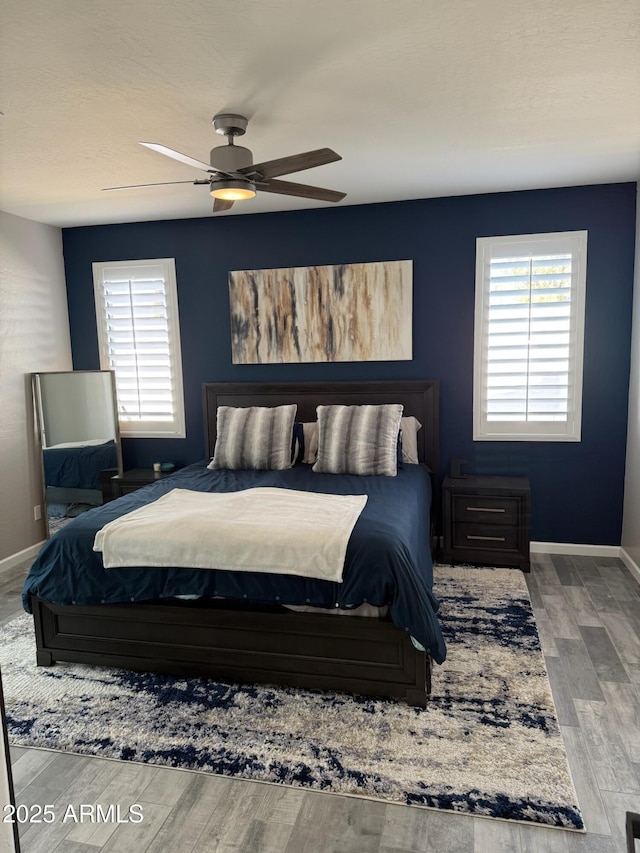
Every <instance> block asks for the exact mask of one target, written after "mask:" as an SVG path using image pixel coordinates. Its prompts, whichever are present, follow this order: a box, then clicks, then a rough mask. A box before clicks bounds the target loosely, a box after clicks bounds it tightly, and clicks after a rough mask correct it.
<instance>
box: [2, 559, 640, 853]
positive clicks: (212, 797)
mask: <svg viewBox="0 0 640 853" xmlns="http://www.w3.org/2000/svg"><path fill="white" fill-rule="evenodd" d="M27 569H28V566H26V565H21V566H18V567H15V568H13V569H11V570H8V571H5V572H3V573H0V623H5V622H8V621H10V620H11V619H13V618H15V617H16V616H18V615H19V614H20V613H21V612H22V610H21V602H20V591H21V588H22V583H23V580H24V577H25V575H26V571H27ZM514 571H515V570H514ZM527 583H528V585H529V589H530V592H531V598H532V602H533V606H534V610H535V615H536V619H537V621H538V626H539V629H540V636H541V640H542V644H543V650H544V653H545V658H546V662H547V668H548V672H549V679H550V682H551V686H552V690H553V695H554V700H555V703H556V707H557V710H558V718H559V722H560V726H561V729H562V734H563V737H564V742H565V746H566V750H567V755H568V759H569V764H570V767H571V772H572V774H573V779H574V783H575V786H576V790H577V792H578V798H579V801H580V806H581V808H582V811H583V814H584V818H585V822H586V826H587V830H588V831H587V833H586V834H578V833H570V832H565V831H562V830H554V829H544V828H540V827H529V826H523V825H521V824H515V823H507V822H502V821H497V820H488V819H484V818H474V817H468V816H465V815H454V814H448V813H445V812H441V811H430V810H427V809H419V808H415V807H410V806H399V805H387V804H384V803H379V802H372V801H369V800H363V799H358V798H354V797H341V796H337V795H334V794H323V793H319V792H305V791H301V790H299V789H294V788H284V787H280V786H275V785H267V784H263V783H259V782H246V781H243V780H240V779H224V778H219V777H214V776H206V775H203V774H198V773H192V772H189V771H184V770H172V769H169V768H164V767H152V766H138V765H132V764H128V763H126V762H118V761H111V760H108V759H102V758H87V757H84V756H74V755H67V754H62V753H54V752H47V751H45V750H38V749H24V748H12V758H13V772H14V783H15V787H16V792H17V798H18V801H19V802H20V803H24V804H27V805H30V804H40V805H43V804H45V803H51V804H53V805H54V807H55V811H56V813H57V814H58V815H60V814H62V813H64V809H65V808H66V806H67V805H68V804H69V803H72V804H80V803H84V804H92V803H100V804H102V805H106V804H109V803H114V804H116V803H118V804H120V806H121V816H122V817H126V816H127V815H128V808H129V806H130V805H131V804H133V803H137V804H139V805H140V806H142V809H143V816H144V817H143V821H142V822H140V823H117V822H109V823H90V822H85V823H75V822H73V820H71V821H68V822H67V823H62V822H61V821H60V819H58V820H57V821H56V822H55V823H53V824H51V825H45V824H33V825H30V826H24V827H23V828H22V830H21V844H22V850H23V853H98V851H100V853H191V852H192V851H198V853H213V852H214V851H215V853H232V851H233V853H503V851H504V853H623V851H625V850H626V845H625V813H626V812H627V811H634V812H640V711H639V708H640V585H639V584H638V583H637V582H636V580H635V579H634V577H633V576H632V575H631V574H630V572H629V571H628V570H627V568H626V567H625V566H624V565H623V563H622V562H621V561H619V560H617V559H611V558H604V559H599V558H595V557H578V556H576V557H569V556H555V555H553V556H552V555H545V554H542V555H541V554H536V555H533V560H532V571H531V574H530V575H528V576H527ZM435 677H436V678H437V667H436V671H435Z"/></svg>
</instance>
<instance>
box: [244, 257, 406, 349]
mask: <svg viewBox="0 0 640 853" xmlns="http://www.w3.org/2000/svg"><path fill="white" fill-rule="evenodd" d="M412 273H413V264H412V261H382V262H378V263H364V264H338V265H335V266H318V267H289V268H283V269H271V270H238V271H235V272H230V273H229V301H230V309H231V348H232V359H233V363H234V364H292V363H296V362H313V361H324V362H332V361H410V360H411V358H412V346H413V345H412V296H413V293H412V289H413V281H412Z"/></svg>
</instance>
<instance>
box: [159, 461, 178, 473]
mask: <svg viewBox="0 0 640 853" xmlns="http://www.w3.org/2000/svg"><path fill="white" fill-rule="evenodd" d="M175 467H176V466H175V465H174V464H173V462H161V463H160V470H161V471H162V472H163V473H164V474H168V473H170V472H171V471H173V469H174V468H175ZM154 471H155V465H154Z"/></svg>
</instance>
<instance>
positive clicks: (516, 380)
mask: <svg viewBox="0 0 640 853" xmlns="http://www.w3.org/2000/svg"><path fill="white" fill-rule="evenodd" d="M586 253H587V232H586V231H570V232H564V233H553V234H527V235H518V236H514V237H483V238H479V239H478V241H477V266H476V317H475V363H474V439H475V440H476V441H483V440H484V441H487V440H502V441H504V440H508V441H532V440H538V441H540V440H542V441H545V440H546V441H580V421H581V411H582V356H583V339H584V304H585V290H586Z"/></svg>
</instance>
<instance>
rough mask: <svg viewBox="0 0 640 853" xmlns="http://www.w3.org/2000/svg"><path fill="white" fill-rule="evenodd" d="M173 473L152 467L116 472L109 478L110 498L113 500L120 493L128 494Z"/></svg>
mask: <svg viewBox="0 0 640 853" xmlns="http://www.w3.org/2000/svg"><path fill="white" fill-rule="evenodd" d="M173 473H174V472H173V471H154V470H153V468H132V469H131V471H125V472H124V474H116V476H115V477H112V478H111V498H112V500H113V499H115V498H119V497H120V496H121V495H128V494H130V493H131V492H135V491H136V490H137V489H141V488H142V486H147V485H148V484H149V483H155V482H156V481H157V480H164V479H165V478H166V477H170V476H171V474H173Z"/></svg>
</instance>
